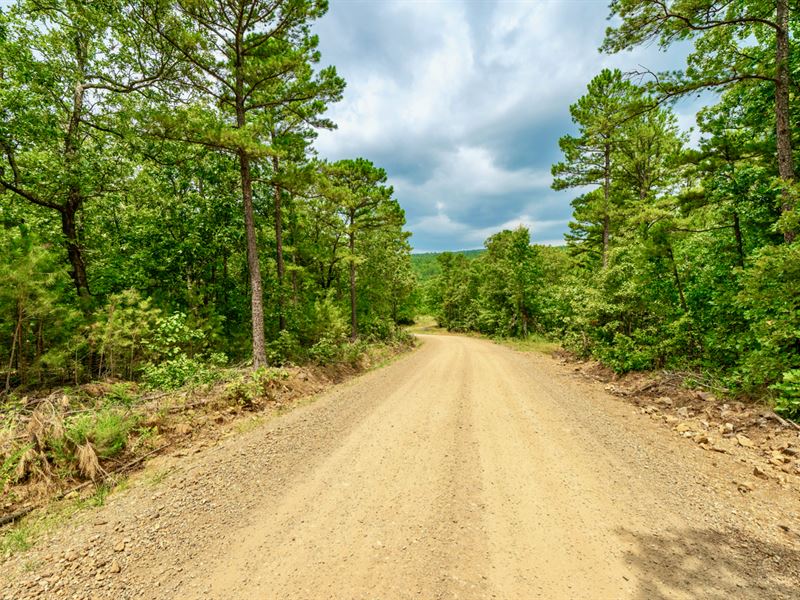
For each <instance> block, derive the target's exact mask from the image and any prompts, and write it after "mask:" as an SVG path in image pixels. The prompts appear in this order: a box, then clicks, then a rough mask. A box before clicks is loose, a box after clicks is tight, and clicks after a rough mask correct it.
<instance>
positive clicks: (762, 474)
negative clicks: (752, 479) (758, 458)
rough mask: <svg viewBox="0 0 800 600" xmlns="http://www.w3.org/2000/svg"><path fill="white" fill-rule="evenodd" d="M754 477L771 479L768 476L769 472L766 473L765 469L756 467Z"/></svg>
mask: <svg viewBox="0 0 800 600" xmlns="http://www.w3.org/2000/svg"><path fill="white" fill-rule="evenodd" d="M753 475H755V476H756V477H760V478H761V479H769V475H767V472H766V471H764V469H762V468H761V467H754V468H753Z"/></svg>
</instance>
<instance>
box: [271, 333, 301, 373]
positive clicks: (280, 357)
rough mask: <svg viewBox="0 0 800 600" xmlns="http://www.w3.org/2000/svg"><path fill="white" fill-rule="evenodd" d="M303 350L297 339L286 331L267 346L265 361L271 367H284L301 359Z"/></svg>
mask: <svg viewBox="0 0 800 600" xmlns="http://www.w3.org/2000/svg"><path fill="white" fill-rule="evenodd" d="M302 354H303V349H302V347H301V346H300V342H298V341H297V338H296V337H295V336H294V335H293V334H291V333H289V332H288V331H286V330H283V331H281V332H280V333H279V334H278V337H277V338H276V339H274V340H272V341H271V342H270V343H269V344H267V361H269V364H271V365H285V364H288V363H290V362H292V361H296V360H298V359H300V358H301V357H302Z"/></svg>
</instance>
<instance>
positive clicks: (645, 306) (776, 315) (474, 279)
mask: <svg viewBox="0 0 800 600" xmlns="http://www.w3.org/2000/svg"><path fill="white" fill-rule="evenodd" d="M776 7H777V8H776ZM611 11H612V17H613V19H614V21H612V22H613V23H615V25H614V26H612V27H610V28H608V30H607V34H606V38H605V41H604V42H603V46H602V49H601V50H602V51H604V52H607V53H619V52H624V51H626V50H629V49H631V48H634V47H636V46H640V45H644V44H658V45H660V46H661V47H662V48H663V49H665V50H668V49H669V48H670V47H672V46H673V45H677V44H680V43H685V42H690V43H691V44H692V47H693V50H692V52H691V53H690V54H689V56H688V58H687V61H686V65H685V68H684V69H683V70H680V71H675V72H668V73H652V72H649V71H640V72H628V73H623V72H622V71H620V70H611V69H603V70H602V71H600V72H599V73H598V74H597V76H596V77H594V78H593V79H592V80H591V82H590V83H589V85H588V87H587V89H586V93H585V94H584V95H583V96H582V97H580V98H578V99H576V101H575V103H574V104H572V105H571V106H570V109H569V110H570V114H571V116H572V121H573V123H574V125H575V130H576V131H575V132H574V133H572V134H567V135H564V136H563V137H562V138H561V140H560V142H559V145H560V149H561V153H562V160H561V161H560V162H558V163H557V164H555V165H553V167H552V175H553V184H552V185H553V188H554V189H556V190H564V189H571V190H574V193H575V197H574V199H573V200H572V208H573V213H572V220H571V222H570V223H569V233H568V234H567V236H566V238H567V247H566V248H565V249H561V248H551V247H544V246H537V245H531V244H530V234H531V233H533V235H534V236H535V234H536V232H535V231H534V232H529V231H528V230H526V229H522V228H521V229H518V230H516V231H503V232H500V233H497V234H496V235H493V236H491V237H490V238H489V239H488V240H486V243H485V247H486V252H485V253H483V254H481V255H480V256H479V257H478V258H476V259H474V260H470V259H468V258H467V257H465V256H462V255H458V254H450V253H446V254H443V255H441V256H440V257H439V259H438V260H439V263H440V267H441V274H439V275H437V276H436V277H434V278H433V279H432V280H431V281H430V282H429V283H427V284H425V286H424V293H423V297H424V298H425V302H426V303H427V304H428V305H429V306H431V307H433V312H434V314H435V315H436V317H437V319H438V322H439V324H440V325H442V326H444V327H447V328H448V329H451V330H456V331H478V332H483V333H485V334H488V335H495V336H528V335H540V336H544V337H547V338H551V339H554V340H557V341H559V342H560V343H561V344H562V345H563V346H564V347H565V348H567V349H569V350H571V351H573V352H575V353H577V354H578V355H580V356H584V357H593V358H595V359H598V360H600V361H601V362H603V363H604V364H606V365H608V366H610V367H612V368H613V369H614V370H615V371H617V372H626V371H631V370H647V369H670V370H677V371H691V372H696V373H702V374H704V376H706V377H710V378H713V379H714V380H715V381H719V382H720V386H721V387H722V388H723V389H725V390H727V392H728V393H729V394H731V395H740V396H743V397H748V396H749V397H752V398H759V399H768V400H769V401H771V402H773V403H774V405H775V408H776V410H777V411H778V412H780V413H782V414H784V415H786V416H789V417H793V418H798V417H800V240H798V238H797V232H798V230H800V212H799V211H798V207H797V197H798V192H800V187H798V185H797V182H796V172H795V171H796V167H795V148H796V146H797V141H798V139H797V131H798V125H800V104H799V103H798V101H797V98H798V85H799V84H800V55H799V54H798V50H800V49H799V48H798V47H797V42H796V39H794V38H793V36H792V35H790V34H791V33H792V32H796V31H797V28H798V26H799V25H800V21H799V20H798V19H797V17H796V14H794V13H793V14H791V15H790V11H789V6H788V2H786V1H785V0H778V2H777V3H764V2H736V3H715V2H708V1H700V2H698V1H696V0H676V1H675V2H670V3H668V4H667V3H663V2H660V1H657V0H644V1H639V0H614V1H613V2H612V3H611ZM699 93H706V94H709V95H711V97H712V98H713V99H714V101H713V102H712V103H710V104H709V105H708V106H707V107H706V108H704V109H702V110H701V111H700V112H699V114H697V129H698V133H699V143H696V144H692V143H690V139H689V135H688V132H686V131H682V130H681V129H680V128H679V127H678V125H677V119H676V116H675V112H674V109H673V105H674V102H675V101H677V100H679V99H681V98H683V97H687V96H692V95H697V94H699Z"/></svg>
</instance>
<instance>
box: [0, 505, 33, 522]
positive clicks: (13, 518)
mask: <svg viewBox="0 0 800 600" xmlns="http://www.w3.org/2000/svg"><path fill="white" fill-rule="evenodd" d="M35 508H36V507H35V506H29V507H27V508H21V509H20V510H18V511H16V512H13V513H10V514H8V515H3V516H2V517H0V527H2V526H3V525H8V524H9V523H13V522H14V521H16V520H18V519H21V518H22V517H24V516H25V515H27V514H28V513H30V512H32V511H33V509H35Z"/></svg>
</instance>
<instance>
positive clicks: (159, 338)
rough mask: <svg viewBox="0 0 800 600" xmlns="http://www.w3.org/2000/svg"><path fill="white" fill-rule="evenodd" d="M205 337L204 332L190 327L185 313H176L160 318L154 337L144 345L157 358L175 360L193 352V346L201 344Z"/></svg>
mask: <svg viewBox="0 0 800 600" xmlns="http://www.w3.org/2000/svg"><path fill="white" fill-rule="evenodd" d="M204 337H205V335H204V334H203V332H202V331H200V330H198V329H193V328H191V327H189V325H188V324H187V322H186V314H185V313H182V312H176V313H173V314H171V315H169V316H166V317H159V318H158V319H157V321H156V328H155V330H154V331H153V334H152V336H151V337H150V338H148V339H147V340H145V342H144V343H145V346H147V347H148V348H149V349H150V350H151V351H152V352H153V354H154V355H155V356H157V357H159V358H167V359H175V358H177V357H178V356H179V355H180V354H182V353H185V352H186V351H187V350H191V349H192V346H193V344H196V343H198V342H201V341H202V340H203V339H204ZM189 354H192V352H189Z"/></svg>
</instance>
